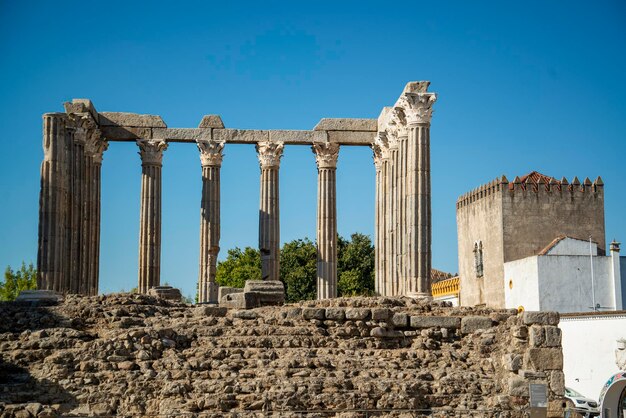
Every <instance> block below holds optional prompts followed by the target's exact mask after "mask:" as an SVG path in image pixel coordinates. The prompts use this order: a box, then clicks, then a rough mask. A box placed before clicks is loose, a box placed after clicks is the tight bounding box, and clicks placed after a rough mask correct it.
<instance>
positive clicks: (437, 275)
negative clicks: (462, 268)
mask: <svg viewBox="0 0 626 418" xmlns="http://www.w3.org/2000/svg"><path fill="white" fill-rule="evenodd" d="M451 277H453V274H451V273H446V272H445V271H441V270H437V269H431V270H430V281H431V283H436V282H439V281H441V280H446V279H449V278H451Z"/></svg>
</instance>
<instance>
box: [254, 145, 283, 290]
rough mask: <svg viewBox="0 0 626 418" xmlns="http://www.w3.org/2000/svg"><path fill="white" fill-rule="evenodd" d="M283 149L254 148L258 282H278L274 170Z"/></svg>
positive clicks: (268, 146)
mask: <svg viewBox="0 0 626 418" xmlns="http://www.w3.org/2000/svg"><path fill="white" fill-rule="evenodd" d="M283 148H284V143H283V142H270V141H265V142H259V143H258V144H257V145H256V151H257V154H258V157H259V163H260V166H261V199H260V200H261V205H260V209H259V251H260V252H261V279H262V280H279V275H280V217H279V202H278V191H279V183H278V169H279V166H280V158H281V157H282V155H283Z"/></svg>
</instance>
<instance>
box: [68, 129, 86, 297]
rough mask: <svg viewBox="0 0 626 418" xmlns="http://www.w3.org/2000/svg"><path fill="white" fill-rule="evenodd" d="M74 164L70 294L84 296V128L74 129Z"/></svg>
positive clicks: (72, 165) (71, 208)
mask: <svg viewBox="0 0 626 418" xmlns="http://www.w3.org/2000/svg"><path fill="white" fill-rule="evenodd" d="M70 129H72V130H73V135H72V137H73V142H72V157H71V159H72V163H71V174H70V191H71V198H70V202H71V203H70V242H69V259H68V265H69V267H70V275H69V289H68V290H67V291H68V293H75V294H84V293H83V290H84V283H83V282H84V278H85V276H84V273H85V272H84V271H83V267H84V266H83V261H84V258H85V251H84V238H85V236H84V235H83V234H84V232H85V231H84V222H83V216H84V210H85V208H84V206H85V199H84V192H85V143H86V142H87V132H86V129H85V128H83V127H80V126H79V127H72V128H70Z"/></svg>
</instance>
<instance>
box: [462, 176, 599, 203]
mask: <svg viewBox="0 0 626 418" xmlns="http://www.w3.org/2000/svg"><path fill="white" fill-rule="evenodd" d="M505 191H508V193H509V196H516V195H520V196H523V197H526V196H530V195H531V194H532V195H535V196H536V195H540V194H543V193H546V194H547V195H555V194H556V193H559V194H560V195H562V196H569V197H574V196H575V195H576V193H595V194H597V193H603V192H604V182H603V181H602V178H601V177H599V176H598V177H597V178H596V179H595V181H593V182H592V181H591V180H590V179H589V177H586V178H585V180H584V181H583V182H582V183H581V182H580V180H579V179H578V177H574V178H573V179H572V181H571V183H570V182H568V181H567V179H566V178H565V177H563V178H561V180H557V179H556V178H554V177H548V176H545V175H543V174H541V173H538V172H536V171H533V172H531V173H529V174H527V175H525V176H523V177H522V178H520V177H519V176H516V177H515V179H513V181H512V182H509V180H508V179H507V178H506V176H504V175H503V176H502V177H498V178H495V179H494V180H492V181H490V182H489V183H486V184H483V185H481V186H479V187H477V188H475V189H474V190H471V191H469V192H467V193H465V194H463V195H461V196H460V197H459V198H458V199H457V202H456V207H457V209H459V208H462V207H465V206H468V205H470V204H472V203H474V202H476V201H479V200H482V199H484V198H486V197H489V196H492V195H496V194H501V192H505Z"/></svg>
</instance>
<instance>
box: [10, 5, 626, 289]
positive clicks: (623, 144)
mask: <svg viewBox="0 0 626 418" xmlns="http://www.w3.org/2000/svg"><path fill="white" fill-rule="evenodd" d="M0 75H1V76H2V78H1V93H0V128H1V130H0V132H1V137H0V192H1V195H2V198H3V202H2V205H1V206H0V215H1V216H0V231H1V233H0V267H2V268H4V266H6V265H9V264H10V265H11V266H13V267H16V266H18V265H19V264H20V263H21V262H22V260H24V261H26V262H29V261H33V262H35V261H36V256H37V255H36V252H37V223H38V198H39V166H40V164H41V160H42V157H43V152H42V148H41V115H42V114H43V113H45V112H54V111H62V110H63V107H62V103H63V102H64V101H68V100H71V99H72V98H89V99H91V100H92V101H93V103H94V104H95V106H96V109H98V110H100V111H126V112H136V113H150V114H158V115H161V116H162V117H163V119H164V120H165V122H166V123H167V124H168V126H170V127H195V126H197V125H198V123H199V122H200V120H201V118H202V115H204V114H219V115H221V117H222V119H223V121H224V123H225V125H226V126H227V127H233V128H257V129H280V128H283V129H312V128H313V126H315V124H316V123H317V122H318V121H319V119H320V118H323V117H357V118H375V117H377V116H378V114H379V113H380V110H381V109H382V107H383V106H389V105H392V104H393V103H394V102H395V100H396V99H397V97H398V95H399V94H400V93H401V91H402V88H403V87H404V85H405V84H406V83H407V82H408V81H411V80H430V81H431V90H432V91H435V92H437V93H438V94H439V100H438V101H437V103H436V105H435V108H436V111H435V114H434V116H433V121H432V131H431V141H432V144H431V146H432V190H433V266H434V267H436V268H439V269H442V270H446V271H449V272H455V271H457V243H456V224H455V201H456V199H457V197H458V196H459V195H461V194H462V193H464V192H466V191H468V190H470V189H472V188H474V187H477V186H478V185H480V184H482V183H484V182H487V181H490V180H491V179H493V178H495V177H496V176H499V175H502V174H506V175H507V176H508V177H509V179H512V178H514V177H515V176H516V175H520V176H521V175H523V174H525V173H527V172H529V171H532V170H538V171H541V172H542V173H544V174H547V175H550V176H555V177H559V178H560V177H562V176H566V177H567V178H568V179H570V180H571V179H572V178H573V177H574V176H578V177H579V178H580V179H581V181H582V180H583V179H584V178H585V177H586V176H588V177H590V178H591V179H592V180H593V179H594V178H595V177H596V176H598V175H601V176H602V178H603V179H604V181H605V184H606V188H605V193H606V202H605V204H606V206H605V207H606V231H607V239H609V240H610V239H612V238H613V237H615V238H617V239H618V240H621V241H623V242H626V219H625V216H624V213H625V210H624V208H625V206H626V193H625V191H626V188H625V184H626V174H625V170H624V166H623V164H624V156H625V153H626V141H625V136H626V81H625V77H626V3H625V2H624V1H623V0H617V1H594V2H581V1H567V2H566V1H524V2H516V3H514V4H511V2H501V1H493V2H488V1H480V2H467V1H458V2H433V1H430V2H418V1H407V2H393V3H389V2H368V1H363V0H360V1H314V2H313V1H311V2H301V1H297V2H295V1H290V2H274V1H263V2H245V1H237V2H223V1H222V2H209V1H198V2H185V1H180V2H173V1H162V2H160V1H152V2H132V1H124V2H120V1H107V2H91V1H81V2H75V1H62V2H50V1H45V2H44V1H34V2H25V1H10V0H0ZM225 154H226V156H225V158H224V163H223V168H222V241H221V247H222V252H221V255H222V256H223V255H224V254H225V253H226V250H227V249H229V248H232V247H234V246H239V247H244V246H253V247H255V246H256V245H257V239H258V204H259V203H258V201H259V167H258V162H257V159H256V155H255V152H254V148H253V147H252V146H244V145H227V147H226V149H225ZM102 170H103V171H102V177H103V180H102V247H101V271H100V291H101V292H110V291H115V290H120V289H122V288H123V289H126V290H128V289H130V288H132V287H134V286H136V284H137V252H138V248H137V247H138V235H139V192H140V173H141V167H140V159H139V156H138V155H137V147H136V145H134V144H132V143H123V144H122V143H112V144H111V145H110V147H109V150H108V151H107V152H106V153H105V155H104V163H103V169H102ZM200 175H201V169H200V161H199V158H198V151H197V149H196V148H195V146H194V145H192V144H171V145H170V147H169V149H168V150H167V151H166V152H165V154H164V165H163V237H162V243H163V245H162V272H161V281H162V282H165V281H167V282H169V283H170V284H172V285H174V286H177V287H181V288H182V290H183V292H184V294H186V295H192V294H194V293H195V283H196V280H197V273H198V253H199V222H200V213H199V206H200V193H201V178H200ZM280 176H281V184H280V193H281V201H280V204H281V233H282V237H281V238H282V241H283V242H284V241H289V240H292V239H296V238H301V237H305V236H306V237H309V238H311V239H314V238H315V219H316V218H315V211H316V181H317V180H316V176H317V174H316V167H315V162H314V157H313V154H312V152H311V150H310V148H309V147H303V146H288V147H286V150H285V154H284V157H283V160H282V165H281V171H280ZM337 194H338V218H339V220H338V223H339V225H338V227H339V232H340V234H341V235H343V236H349V235H350V234H351V233H353V232H357V231H358V232H363V233H366V234H369V235H372V236H373V231H374V228H373V218H374V167H373V163H372V157H371V151H370V150H369V149H366V148H343V149H342V150H341V152H340V157H339V165H338V171H337Z"/></svg>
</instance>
